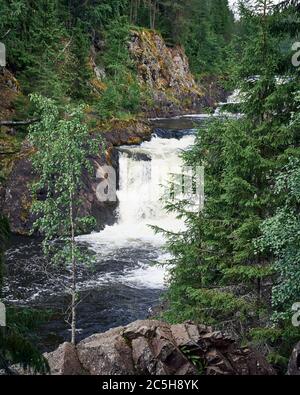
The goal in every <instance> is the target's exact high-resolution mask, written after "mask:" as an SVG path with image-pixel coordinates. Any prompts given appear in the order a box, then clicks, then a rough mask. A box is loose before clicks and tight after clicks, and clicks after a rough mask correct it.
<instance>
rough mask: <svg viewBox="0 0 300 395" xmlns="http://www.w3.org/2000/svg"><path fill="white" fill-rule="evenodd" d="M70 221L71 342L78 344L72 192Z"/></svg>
mask: <svg viewBox="0 0 300 395" xmlns="http://www.w3.org/2000/svg"><path fill="white" fill-rule="evenodd" d="M70 223H71V249H72V288H71V293H72V302H71V309H72V320H71V332H72V337H71V343H72V344H74V345H75V344H76V294H77V284H76V258H75V230H74V219H73V194H72V192H70Z"/></svg>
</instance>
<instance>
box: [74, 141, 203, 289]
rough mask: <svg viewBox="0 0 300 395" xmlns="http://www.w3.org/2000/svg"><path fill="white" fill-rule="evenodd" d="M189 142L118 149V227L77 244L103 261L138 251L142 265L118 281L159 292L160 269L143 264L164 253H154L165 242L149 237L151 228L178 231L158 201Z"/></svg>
mask: <svg viewBox="0 0 300 395" xmlns="http://www.w3.org/2000/svg"><path fill="white" fill-rule="evenodd" d="M194 139H195V137H194V136H193V135H187V136H184V137H182V138H181V139H164V138H159V137H153V138H152V140H151V141H150V142H144V143H143V144H142V145H141V146H134V147H130V148H128V147H126V149H125V148H122V147H121V148H120V154H119V155H120V159H119V167H120V189H119V191H118V193H117V196H118V200H119V215H118V222H117V223H116V224H115V225H113V226H107V227H106V228H105V229H104V230H103V231H102V232H99V233H93V234H90V235H86V236H81V237H79V238H78V240H79V241H84V242H87V243H88V244H89V246H90V248H91V249H92V250H94V251H95V252H98V253H99V254H100V250H101V251H102V254H103V255H104V256H107V255H111V254H113V255H114V256H116V255H119V257H121V256H122V255H123V253H124V249H126V250H127V251H126V254H129V255H130V254H131V253H134V250H139V249H143V251H144V259H143V262H136V263H137V265H136V267H135V268H134V269H133V270H130V271H128V272H125V273H123V281H127V280H128V283H133V282H134V283H135V284H136V285H138V284H139V283H141V285H143V286H147V285H148V286H150V287H153V286H155V287H161V288H163V286H164V274H165V271H164V269H163V268H160V267H153V266H151V265H149V263H151V261H152V260H153V258H154V257H155V259H156V260H157V261H163V260H164V259H165V257H166V254H165V253H164V252H163V251H160V250H159V247H162V246H163V244H164V242H165V240H164V238H163V236H162V235H161V234H155V232H154V230H153V229H152V228H151V225H152V226H157V227H160V228H163V229H166V230H172V231H178V230H180V229H183V226H184V224H183V222H182V221H180V220H178V219H177V218H176V215H175V214H173V213H167V212H166V211H165V209H164V202H163V201H162V200H161V198H162V196H163V194H164V193H166V192H167V191H168V186H169V180H170V177H172V175H173V174H180V172H181V167H182V165H183V163H182V159H181V157H180V153H181V152H182V151H184V150H186V149H187V148H188V147H189V146H191V145H192V144H193V142H194ZM147 256H149V260H148V262H147ZM145 258H146V259H145Z"/></svg>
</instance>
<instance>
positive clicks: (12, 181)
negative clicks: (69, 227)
mask: <svg viewBox="0 0 300 395" xmlns="http://www.w3.org/2000/svg"><path fill="white" fill-rule="evenodd" d="M108 147H110V148H109V149H108V150H107V153H106V155H105V154H99V156H97V157H93V158H90V161H91V163H92V165H93V168H94V175H93V176H91V175H90V174H89V173H88V172H87V171H84V172H83V174H82V188H81V190H80V192H79V194H80V196H79V197H80V199H81V201H82V203H81V205H80V207H79V208H78V214H79V215H80V216H82V217H84V216H90V215H91V216H93V217H94V218H95V219H96V221H97V227H98V229H101V228H102V227H103V226H104V225H106V224H108V225H112V224H113V223H114V222H115V219H116V217H115V210H116V207H117V202H102V201H100V200H99V199H98V196H97V188H99V186H100V185H101V182H103V180H104V176H103V171H102V169H105V168H103V166H104V165H105V166H106V165H111V166H112V167H113V168H114V169H115V170H116V173H117V174H118V157H117V152H116V151H115V150H114V149H113V147H112V146H111V145H108ZM32 151H33V150H32V147H29V146H28V145H27V144H26V143H24V144H23V148H22V150H21V153H20V154H19V157H18V159H17V160H16V162H15V165H14V167H13V170H12V172H11V174H10V177H9V178H8V181H7V185H6V191H5V197H4V203H3V212H4V214H5V216H6V217H7V219H8V221H9V224H10V229H11V231H12V232H13V233H16V234H19V235H28V234H30V232H31V229H32V225H33V222H34V220H35V217H34V215H33V214H32V213H31V205H32V197H31V185H32V183H33V182H34V180H35V178H36V175H35V174H34V172H33V169H32V165H31V161H30V156H31V154H32ZM99 152H101V149H100V148H99ZM38 199H40V200H43V199H44V195H43V191H41V192H40V194H39V196H38Z"/></svg>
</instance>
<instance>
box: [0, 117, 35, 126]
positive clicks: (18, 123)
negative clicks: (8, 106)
mask: <svg viewBox="0 0 300 395" xmlns="http://www.w3.org/2000/svg"><path fill="white" fill-rule="evenodd" d="M39 120H40V119H39V118H33V119H26V120H25V121H0V126H21V125H24V126H25V125H31V124H32V123H36V122H39Z"/></svg>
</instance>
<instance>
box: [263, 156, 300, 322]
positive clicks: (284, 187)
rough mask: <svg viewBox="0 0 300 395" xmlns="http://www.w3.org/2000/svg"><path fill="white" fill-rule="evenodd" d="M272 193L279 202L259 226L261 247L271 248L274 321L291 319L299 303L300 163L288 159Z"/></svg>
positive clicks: (288, 320)
mask: <svg viewBox="0 0 300 395" xmlns="http://www.w3.org/2000/svg"><path fill="white" fill-rule="evenodd" d="M276 192H277V194H278V195H281V197H282V203H281V205H280V207H279V208H278V209H277V212H276V214H275V215H274V216H273V217H272V218H269V219H267V220H266V221H265V222H264V223H263V225H262V231H263V236H262V237H261V239H260V240H259V245H260V247H261V248H263V249H266V248H269V249H271V251H272V253H273V254H274V257H275V262H274V270H276V272H277V273H278V280H277V281H276V283H275V286H274V288H273V295H272V306H273V319H274V320H275V322H278V321H279V322H280V321H287V322H291V319H292V315H293V312H292V306H293V304H294V303H296V302H299V301H300V255H299V247H300V245H299V239H300V238H299V234H300V213H299V203H300V161H299V159H291V160H290V163H289V164H288V165H287V166H286V167H285V168H284V170H283V171H282V173H281V174H280V175H279V176H278V178H277V183H276Z"/></svg>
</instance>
